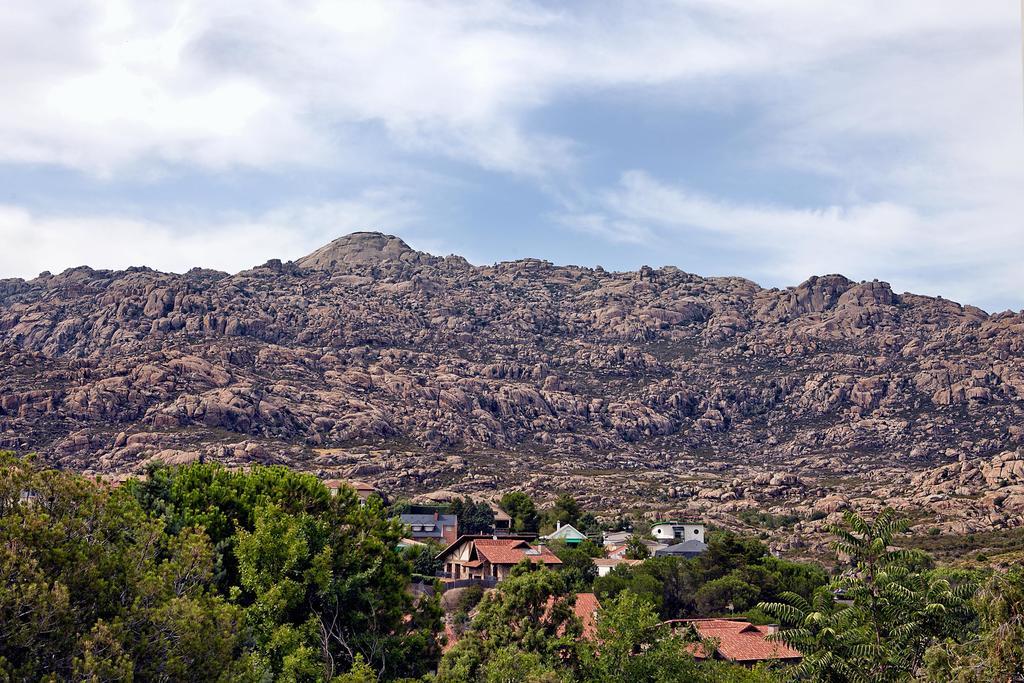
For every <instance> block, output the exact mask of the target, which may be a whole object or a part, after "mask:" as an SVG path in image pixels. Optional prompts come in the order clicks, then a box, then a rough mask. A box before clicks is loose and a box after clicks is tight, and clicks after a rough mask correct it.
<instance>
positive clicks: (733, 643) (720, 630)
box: [669, 619, 803, 662]
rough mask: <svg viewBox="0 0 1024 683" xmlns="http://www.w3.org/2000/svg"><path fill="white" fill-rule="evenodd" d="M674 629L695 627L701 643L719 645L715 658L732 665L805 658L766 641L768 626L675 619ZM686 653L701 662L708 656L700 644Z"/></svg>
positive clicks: (796, 651) (788, 648)
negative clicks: (700, 659)
mask: <svg viewBox="0 0 1024 683" xmlns="http://www.w3.org/2000/svg"><path fill="white" fill-rule="evenodd" d="M669 623H670V624H672V625H673V626H675V625H677V624H680V625H692V626H693V628H695V629H696V631H697V633H698V635H700V637H701V638H702V639H708V638H713V639H715V640H717V641H718V649H717V650H716V654H717V655H718V656H719V657H721V658H723V659H727V660H730V661H733V662H760V661H765V660H769V659H800V658H801V657H803V655H802V654H801V653H800V652H799V651H798V650H796V649H794V648H792V647H790V646H788V645H786V644H785V643H782V642H779V641H772V640H767V639H766V636H768V634H769V633H771V630H770V629H769V628H768V627H767V626H757V625H755V624H751V623H750V622H748V621H742V620H738V619H689V620H687V619H676V620H673V621H671V622H669ZM687 649H688V650H689V651H690V653H691V654H693V655H694V656H695V657H698V658H706V657H707V653H706V652H705V648H704V647H703V645H702V644H701V643H691V644H689V645H688V646H687Z"/></svg>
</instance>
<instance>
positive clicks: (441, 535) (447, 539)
mask: <svg viewBox="0 0 1024 683" xmlns="http://www.w3.org/2000/svg"><path fill="white" fill-rule="evenodd" d="M398 518H399V519H400V520H401V521H402V524H405V525H407V526H408V527H409V528H410V529H411V532H410V533H409V538H411V539H412V540H414V541H437V542H438V543H442V544H451V543H454V542H455V540H456V539H458V537H459V518H458V517H456V516H455V515H443V514H441V513H439V512H436V511H435V512H431V513H427V514H403V515H399V516H398Z"/></svg>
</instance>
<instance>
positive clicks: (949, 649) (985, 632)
mask: <svg viewBox="0 0 1024 683" xmlns="http://www.w3.org/2000/svg"><path fill="white" fill-rule="evenodd" d="M972 606H973V607H974V610H975V613H976V614H977V616H978V619H979V628H978V629H977V631H976V634H975V633H972V632H971V631H970V630H968V629H965V631H966V632H967V633H969V634H971V635H969V636H967V637H965V638H963V639H962V640H957V639H955V638H947V639H946V640H945V641H943V642H941V643H936V644H935V645H933V646H932V647H931V648H929V649H928V651H927V652H926V653H925V663H926V667H925V676H924V677H925V678H927V680H929V681H935V682H936V683H938V682H940V681H942V682H945V681H950V682H951V683H985V682H987V681H1021V680H1024V569H1021V568H1020V567H1015V568H1013V569H1011V570H1010V571H1008V572H1005V573H1003V572H999V573H996V574H993V575H992V576H990V577H989V578H988V579H987V580H986V581H985V583H984V584H983V585H982V586H981V588H980V590H978V591H977V594H976V595H975V596H974V597H973V599H972Z"/></svg>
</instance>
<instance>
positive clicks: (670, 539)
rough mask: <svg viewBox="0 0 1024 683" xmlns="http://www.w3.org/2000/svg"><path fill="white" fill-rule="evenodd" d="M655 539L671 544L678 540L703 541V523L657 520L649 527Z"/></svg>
mask: <svg viewBox="0 0 1024 683" xmlns="http://www.w3.org/2000/svg"><path fill="white" fill-rule="evenodd" d="M651 536H653V537H654V538H655V540H658V541H662V542H664V543H668V544H670V545H671V544H673V543H679V542H680V541H700V542H701V543H703V542H704V525H703V524H688V523H680V522H658V523H657V524H655V525H653V526H652V527H651Z"/></svg>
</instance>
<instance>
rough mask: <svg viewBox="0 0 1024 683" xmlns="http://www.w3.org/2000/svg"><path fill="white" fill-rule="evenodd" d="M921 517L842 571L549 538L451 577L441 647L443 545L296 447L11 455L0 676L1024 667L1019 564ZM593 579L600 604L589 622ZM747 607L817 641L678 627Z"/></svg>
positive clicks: (850, 529)
mask: <svg viewBox="0 0 1024 683" xmlns="http://www.w3.org/2000/svg"><path fill="white" fill-rule="evenodd" d="M506 498H507V500H505V501H503V506H504V509H505V510H506V511H508V512H509V514H510V516H511V517H512V518H513V524H514V525H517V526H518V525H530V524H534V523H540V520H541V515H543V519H544V520H545V522H544V523H550V522H552V521H554V522H555V523H557V522H558V521H565V522H566V523H572V521H573V520H575V522H576V523H579V524H581V525H586V524H588V523H589V521H588V520H587V514H586V513H584V512H583V511H582V510H580V509H579V506H578V505H577V504H576V501H574V500H572V499H571V497H568V496H563V497H560V498H559V500H558V501H556V503H555V505H554V506H552V508H549V509H548V510H547V511H545V512H544V513H538V512H537V510H536V507H535V506H534V505H533V503H532V501H530V500H529V498H526V497H523V496H514V497H512V498H508V497H506ZM462 505H463V508H462V510H463V512H465V511H466V510H467V509H469V508H470V507H472V509H473V510H476V509H477V508H478V507H479V506H478V504H476V503H472V502H471V501H469V500H465V501H462ZM488 512H490V509H489V507H488ZM470 514H472V511H471V512H470ZM485 516H486V514H485V513H483V512H482V511H481V518H483V517H485ZM563 517H565V519H564V520H563ZM481 522H482V519H481ZM907 526H908V523H907V521H906V520H904V519H901V518H899V517H898V516H897V515H896V514H895V513H894V512H893V511H891V510H885V511H883V512H882V513H881V514H879V515H878V516H877V517H876V518H875V519H873V520H866V519H863V518H861V517H859V516H858V515H856V514H854V513H846V514H845V517H844V520H843V523H842V524H836V525H833V526H832V527H831V528H830V530H831V532H832V533H833V535H834V538H835V542H834V547H835V550H836V554H837V561H838V566H837V570H836V572H835V574H834V575H833V576H832V577H829V576H827V575H826V573H825V571H824V570H823V569H821V568H820V567H818V566H815V565H810V564H803V563H796V562H791V561H787V560H782V559H779V558H776V557H773V556H771V555H770V554H769V553H768V551H767V548H766V547H765V546H764V545H763V544H762V543H761V542H760V541H758V540H756V539H750V538H743V537H740V536H737V535H735V534H732V533H729V532H723V531H716V532H713V533H710V534H709V535H708V548H707V551H706V552H705V553H703V554H702V555H701V556H699V557H698V558H695V559H680V558H672V557H654V558H649V559H647V560H645V561H644V562H643V563H642V564H638V565H636V566H632V567H631V566H627V565H621V566H619V567H617V568H616V569H615V570H613V571H612V572H611V573H609V574H608V575H607V576H604V577H600V578H596V577H595V573H596V571H595V567H594V565H593V563H592V559H593V558H594V557H598V556H601V554H602V553H603V550H604V549H603V548H602V547H601V546H599V545H597V544H596V543H594V542H592V541H584V542H583V543H581V544H579V545H576V546H569V545H566V544H564V543H553V544H552V546H551V547H552V549H553V550H554V551H555V552H556V553H557V554H558V556H559V557H560V558H561V559H562V562H563V564H562V566H561V568H560V569H558V570H550V569H545V568H543V567H540V566H535V565H531V564H530V563H528V562H524V563H522V564H520V565H519V566H517V567H516V568H515V569H514V570H513V572H512V576H511V578H509V579H507V580H505V581H503V582H502V583H500V584H499V585H498V588H497V589H496V590H493V591H484V590H482V589H481V588H480V587H478V586H474V587H470V588H467V589H464V590H463V592H462V593H460V594H448V595H451V596H452V599H451V600H450V601H449V602H450V603H452V604H450V607H449V609H450V616H449V625H450V626H451V627H452V629H453V631H454V633H455V634H457V635H458V636H460V639H459V640H458V642H457V643H454V644H453V647H451V648H450V649H449V651H448V652H447V653H446V654H445V655H444V657H441V653H440V648H441V645H442V644H443V643H444V638H443V636H442V618H441V617H442V612H441V606H440V600H439V599H438V598H436V597H422V596H421V597H414V595H418V594H420V593H423V592H424V591H422V590H416V591H413V590H410V586H411V585H412V583H413V582H417V581H418V582H419V583H418V584H417V585H419V586H423V585H424V584H423V577H422V576H420V577H417V575H425V576H426V577H430V576H431V575H432V574H433V573H434V571H436V568H437V560H436V554H437V551H438V550H439V547H438V546H437V545H436V544H432V545H412V546H410V547H408V548H405V549H404V550H403V549H400V548H401V545H402V536H403V532H404V531H406V529H404V528H403V527H402V525H401V524H400V523H399V522H398V521H396V520H395V519H393V518H392V517H391V515H390V514H389V513H387V512H385V510H384V509H383V507H382V504H381V502H380V500H379V499H376V498H371V499H370V500H369V501H368V502H367V503H365V504H362V503H360V501H359V499H358V497H357V496H356V495H355V493H354V492H353V491H351V490H350V489H346V488H343V489H341V490H340V491H339V492H338V493H337V495H333V496H332V495H331V494H330V492H329V491H328V490H327V489H326V488H325V487H324V486H323V485H322V484H321V483H320V482H319V481H318V480H317V479H316V478H315V477H312V476H310V475H304V474H300V473H296V472H294V471H292V470H289V469H287V468H281V467H267V468H259V467H258V468H254V469H253V470H252V471H249V472H232V471H228V470H226V469H223V468H221V467H219V466H217V465H207V464H197V465H191V466H186V467H180V468H168V467H153V468H152V469H151V470H150V471H149V472H148V473H147V476H146V477H145V478H142V479H138V480H132V481H129V482H128V483H126V484H125V485H123V486H121V487H120V488H115V487H112V486H110V485H108V484H105V483H102V482H96V481H91V480H89V479H87V478H85V477H81V476H76V475H73V474H67V473H61V472H57V471H53V470H47V469H43V468H39V467H36V466H35V465H34V464H33V462H32V461H31V460H30V459H25V458H18V457H15V456H14V455H12V454H9V453H0V681H37V680H45V681H58V680H77V681H111V682H114V681H193V680H203V681H243V682H244V681H253V682H254V683H255V682H256V681H260V682H262V681H289V682H295V683H299V682H306V681H309V682H319V681H324V682H327V681H330V682H332V683H355V682H357V681H359V682H369V681H378V680H398V679H413V678H416V679H421V680H426V681H431V680H433V681H440V682H443V683H461V682H466V683H470V682H474V683H475V682H476V681H535V682H543V681H566V682H571V681H618V680H636V681H659V682H660V681H665V682H669V681H726V682H728V681H766V680H769V681H770V680H780V681H781V680H806V681H822V682H830V683H831V682H835V683H845V682H848V681H849V682H857V681H903V680H912V679H918V680H929V681H956V682H959V683H981V682H983V681H1021V680H1024V570H1022V569H1021V568H1019V567H1018V568H1013V569H1011V570H1010V571H1007V572H996V573H992V572H986V573H980V572H970V571H966V570H954V569H948V568H936V567H934V563H933V561H932V560H931V558H929V557H928V556H927V555H926V554H925V553H924V552H923V551H921V550H919V549H907V548H902V547H900V546H901V541H902V538H901V536H902V534H903V532H905V531H906V530H907ZM631 545H633V546H636V548H635V551H636V552H637V554H641V551H640V550H639V548H640V547H642V544H640V543H639V537H637V538H636V539H634V542H633V543H632V544H631ZM427 585H428V587H429V581H428V582H427ZM589 590H593V591H594V592H595V593H596V594H597V595H598V596H599V597H600V600H601V602H602V605H603V608H602V609H601V610H600V611H599V612H598V613H597V614H596V616H595V622H594V623H593V624H591V628H592V629H593V630H592V631H588V632H587V634H586V637H584V624H583V623H582V622H581V621H580V618H579V617H578V616H577V615H576V613H575V611H574V603H575V601H576V600H577V594H578V593H581V592H587V591H589ZM426 593H428V594H429V593H430V591H429V590H427V591H426ZM744 612H745V613H746V614H747V615H748V616H749V617H751V618H753V619H759V620H772V621H776V622H778V623H779V624H780V625H781V629H780V631H779V632H778V634H776V636H773V637H776V638H778V639H780V640H782V641H784V642H786V643H787V644H789V645H791V646H793V647H796V648H797V649H799V650H800V651H801V652H802V653H803V655H804V657H803V660H802V662H801V663H800V664H799V665H796V666H791V667H781V668H772V667H760V668H755V669H747V668H743V667H737V666H733V665H730V664H727V663H723V662H698V661H695V660H694V659H693V657H692V656H691V654H690V653H691V652H692V651H693V643H687V642H685V639H686V638H691V637H693V634H692V633H686V632H673V631H671V630H670V627H669V626H668V625H666V624H665V620H666V619H670V618H679V617H693V616H701V617H704V616H712V615H723V614H729V613H744ZM705 645H708V644H705Z"/></svg>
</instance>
